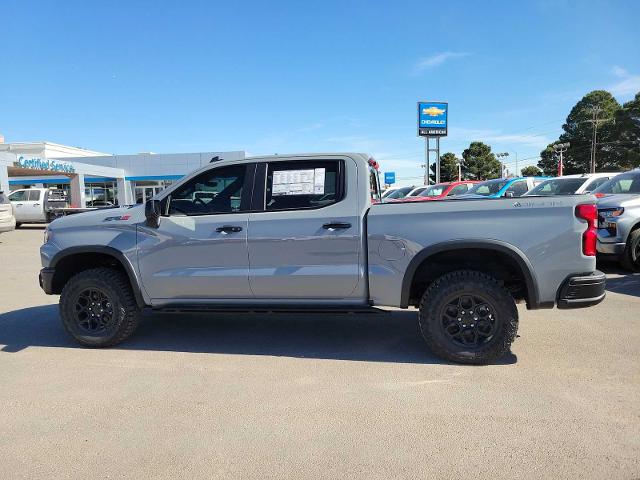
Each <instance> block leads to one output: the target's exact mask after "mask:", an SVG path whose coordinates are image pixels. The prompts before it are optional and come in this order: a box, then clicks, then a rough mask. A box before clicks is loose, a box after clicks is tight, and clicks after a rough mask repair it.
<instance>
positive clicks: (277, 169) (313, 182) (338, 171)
mask: <svg viewBox="0 0 640 480" xmlns="http://www.w3.org/2000/svg"><path fill="white" fill-rule="evenodd" d="M342 165H343V163H342V161H340V160H319V161H302V162H299V161H298V162H296V161H292V162H271V163H269V164H268V166H267V181H266V191H265V209H266V210H267V211H275V210H301V209H312V208H322V207H326V206H329V205H332V204H334V203H337V202H339V201H340V200H342V197H343V190H344V188H343V185H344V178H343V177H344V175H343V174H342V171H343V167H342Z"/></svg>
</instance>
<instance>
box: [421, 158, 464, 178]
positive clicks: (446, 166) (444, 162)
mask: <svg viewBox="0 0 640 480" xmlns="http://www.w3.org/2000/svg"><path fill="white" fill-rule="evenodd" d="M459 161H460V160H459V159H458V157H456V154H455V153H451V152H447V153H445V154H443V155H440V181H441V182H455V181H456V180H458V162H459ZM430 170H431V173H430V174H429V178H431V180H432V181H435V178H436V166H435V164H432V165H431V168H430Z"/></svg>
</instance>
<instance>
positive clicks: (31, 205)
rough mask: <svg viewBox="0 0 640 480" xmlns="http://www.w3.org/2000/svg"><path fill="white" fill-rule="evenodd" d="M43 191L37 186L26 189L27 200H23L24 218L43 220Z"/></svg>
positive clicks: (32, 220) (30, 220)
mask: <svg viewBox="0 0 640 480" xmlns="http://www.w3.org/2000/svg"><path fill="white" fill-rule="evenodd" d="M43 193H44V191H43V190H40V189H37V188H30V189H29V190H27V194H28V197H27V201H25V202H24V209H25V214H26V219H27V221H29V222H44V221H45V215H44V206H43V205H44V198H43V197H44V196H43Z"/></svg>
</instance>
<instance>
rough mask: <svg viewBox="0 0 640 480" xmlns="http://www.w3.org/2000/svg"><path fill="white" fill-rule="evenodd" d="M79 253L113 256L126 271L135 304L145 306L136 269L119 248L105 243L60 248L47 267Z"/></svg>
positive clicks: (52, 267) (54, 266)
mask: <svg viewBox="0 0 640 480" xmlns="http://www.w3.org/2000/svg"><path fill="white" fill-rule="evenodd" d="M80 253H100V254H103V255H109V256H111V257H113V258H115V259H116V260H117V261H118V262H119V263H120V264H121V265H122V268H124V271H125V272H126V273H127V277H129V283H130V284H131V289H132V290H133V295H134V297H135V299H136V304H137V305H138V307H140V308H144V307H145V306H146V303H145V301H144V297H143V296H142V289H141V287H140V282H139V279H138V276H137V275H136V271H135V270H134V268H133V265H131V262H130V261H129V259H128V258H127V257H126V256H125V255H124V254H123V253H122V252H121V251H120V250H117V249H115V248H113V247H108V246H105V245H81V246H76V247H68V248H65V249H64V250H60V251H59V252H58V253H56V254H55V255H54V256H53V258H52V259H51V262H50V264H49V268H51V269H54V270H55V268H56V265H57V264H58V263H59V262H60V261H61V260H63V259H65V258H67V257H70V256H73V255H77V254H80Z"/></svg>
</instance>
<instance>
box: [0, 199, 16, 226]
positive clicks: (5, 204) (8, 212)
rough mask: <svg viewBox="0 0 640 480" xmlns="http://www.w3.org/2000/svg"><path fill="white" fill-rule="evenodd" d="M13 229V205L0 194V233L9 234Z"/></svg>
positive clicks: (14, 220)
mask: <svg viewBox="0 0 640 480" xmlns="http://www.w3.org/2000/svg"><path fill="white" fill-rule="evenodd" d="M14 228H16V217H14V216H13V205H11V202H10V201H9V198H8V197H7V196H6V195H5V194H4V192H0V233H2V232H10V231H11V230H13V229H14Z"/></svg>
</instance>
